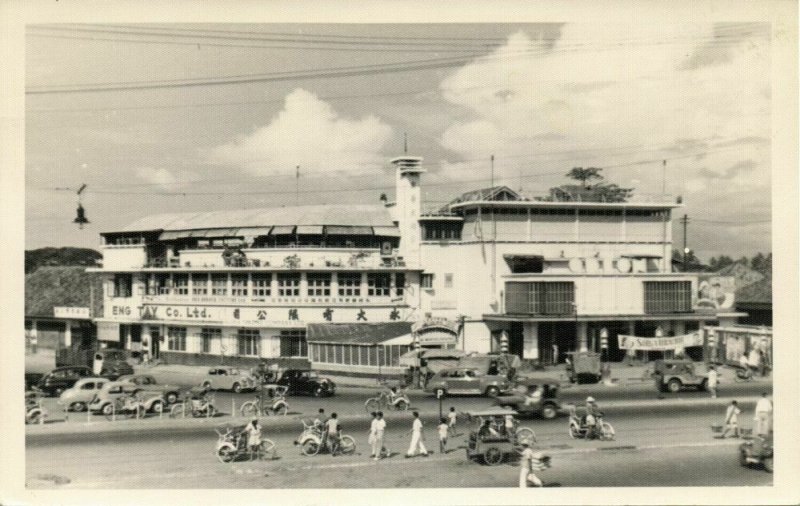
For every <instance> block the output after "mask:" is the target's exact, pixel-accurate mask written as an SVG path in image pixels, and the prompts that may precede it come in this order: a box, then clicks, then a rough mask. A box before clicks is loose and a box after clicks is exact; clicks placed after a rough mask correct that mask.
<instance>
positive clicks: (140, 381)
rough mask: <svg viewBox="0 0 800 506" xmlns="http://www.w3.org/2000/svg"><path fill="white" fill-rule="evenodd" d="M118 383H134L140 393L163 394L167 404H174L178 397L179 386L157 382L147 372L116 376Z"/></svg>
mask: <svg viewBox="0 0 800 506" xmlns="http://www.w3.org/2000/svg"><path fill="white" fill-rule="evenodd" d="M117 382H118V383H131V384H133V385H136V389H135V390H136V391H137V392H142V393H155V394H159V395H162V396H164V400H165V401H167V404H175V403H176V402H178V399H179V398H180V393H179V392H180V387H178V385H169V384H164V383H159V382H158V381H156V379H155V378H154V377H153V376H151V375H149V374H126V375H125V376H120V377H119V378H117Z"/></svg>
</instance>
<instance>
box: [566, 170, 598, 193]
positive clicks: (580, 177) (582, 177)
mask: <svg viewBox="0 0 800 506" xmlns="http://www.w3.org/2000/svg"><path fill="white" fill-rule="evenodd" d="M601 170H603V169H598V168H597V167H586V168H585V169H584V168H583V167H573V168H572V170H570V171H569V172H567V174H566V176H567V177H568V178H570V179H575V180H577V181H580V182H581V186H583V189H586V182H587V181H591V180H592V179H603V176H602V175H600V171H601Z"/></svg>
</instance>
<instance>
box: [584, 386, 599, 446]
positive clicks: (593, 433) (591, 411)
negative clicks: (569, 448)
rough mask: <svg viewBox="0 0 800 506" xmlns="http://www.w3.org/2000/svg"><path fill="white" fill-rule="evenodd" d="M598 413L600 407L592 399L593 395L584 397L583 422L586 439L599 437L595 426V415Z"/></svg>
mask: <svg viewBox="0 0 800 506" xmlns="http://www.w3.org/2000/svg"><path fill="white" fill-rule="evenodd" d="M599 414H600V409H599V408H598V406H597V402H596V401H595V400H594V397H592V396H589V397H587V398H586V416H585V418H584V424H585V425H586V438H587V439H594V438H595V437H599V434H598V427H597V417H598V415H599Z"/></svg>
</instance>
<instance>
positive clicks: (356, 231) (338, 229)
mask: <svg viewBox="0 0 800 506" xmlns="http://www.w3.org/2000/svg"><path fill="white" fill-rule="evenodd" d="M325 233H326V234H328V235H372V227H343V226H338V225H329V226H326V227H325Z"/></svg>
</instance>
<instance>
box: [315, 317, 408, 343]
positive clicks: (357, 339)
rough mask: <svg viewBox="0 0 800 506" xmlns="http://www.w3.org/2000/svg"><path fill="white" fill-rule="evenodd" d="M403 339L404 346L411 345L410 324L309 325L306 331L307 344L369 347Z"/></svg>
mask: <svg viewBox="0 0 800 506" xmlns="http://www.w3.org/2000/svg"><path fill="white" fill-rule="evenodd" d="M403 337H407V341H408V342H407V343H405V344H411V341H412V337H411V323H410V322H385V323H309V324H308V328H307V329H306V341H308V342H309V343H326V344H360V345H363V346H371V345H377V344H384V343H386V342H387V341H391V340H394V339H397V338H403ZM392 344H401V343H392Z"/></svg>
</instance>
